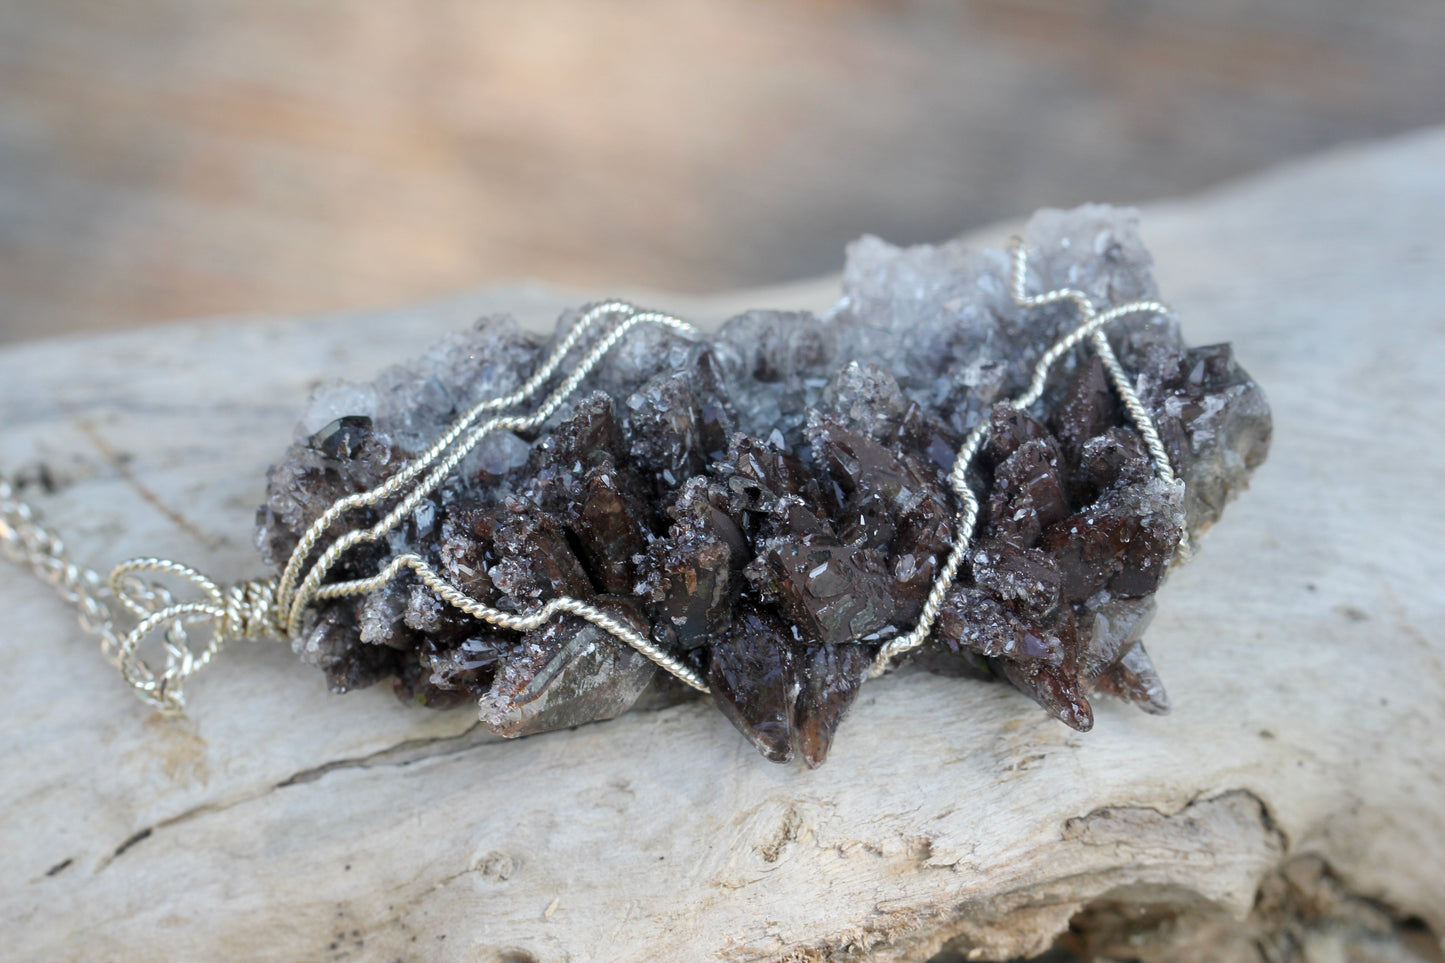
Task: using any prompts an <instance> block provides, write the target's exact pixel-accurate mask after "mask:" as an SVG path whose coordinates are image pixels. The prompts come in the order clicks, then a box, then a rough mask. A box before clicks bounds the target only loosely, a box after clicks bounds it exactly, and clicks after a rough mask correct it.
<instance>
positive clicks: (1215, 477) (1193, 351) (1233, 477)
mask: <svg viewBox="0 0 1445 963" xmlns="http://www.w3.org/2000/svg"><path fill="white" fill-rule="evenodd" d="M1146 400H1147V402H1148V404H1149V405H1150V408H1151V410H1152V412H1153V415H1154V421H1155V423H1156V425H1157V426H1158V429H1159V434H1160V437H1161V438H1162V439H1163V441H1164V445H1165V448H1166V449H1167V450H1168V452H1169V457H1170V459H1171V460H1172V461H1173V463H1174V465H1175V466H1176V469H1177V470H1178V472H1179V475H1180V476H1181V477H1182V478H1183V479H1184V481H1185V484H1186V491H1185V499H1184V508H1185V512H1186V514H1187V516H1188V519H1189V530H1190V532H1198V531H1201V530H1203V529H1205V528H1208V527H1209V526H1210V525H1212V524H1214V523H1215V522H1216V521H1218V520H1219V517H1220V515H1221V514H1222V513H1223V511H1224V506H1225V505H1226V504H1227V503H1228V502H1229V501H1230V500H1231V499H1232V498H1234V496H1236V495H1237V494H1239V492H1240V491H1241V490H1242V489H1243V487H1244V485H1245V482H1246V481H1247V480H1248V478H1249V475H1250V473H1251V472H1253V471H1254V470H1255V469H1256V468H1258V467H1259V466H1260V465H1261V464H1263V463H1264V459H1265V457H1266V456H1267V455H1268V454H1269V445H1270V440H1271V437H1272V434H1273V419H1272V418H1271V415H1270V409H1269V402H1268V400H1266V398H1265V396H1264V390H1263V389H1262V388H1260V386H1259V385H1258V384H1256V383H1255V382H1254V381H1253V380H1252V379H1251V378H1250V377H1249V374H1248V373H1247V372H1246V371H1245V370H1244V369H1243V368H1241V367H1240V366H1239V364H1238V363H1237V362H1236V361H1235V360H1234V351H1233V349H1232V348H1231V347H1230V346H1229V345H1227V344H1211V345H1204V346H1202V347H1198V348H1190V349H1188V350H1186V351H1184V352H1183V353H1182V355H1180V356H1179V360H1178V363H1177V364H1176V365H1174V366H1173V367H1172V369H1166V370H1164V371H1162V372H1160V375H1159V382H1158V383H1157V386H1156V387H1155V388H1154V390H1152V391H1151V392H1150V397H1149V398H1148V399H1146Z"/></svg>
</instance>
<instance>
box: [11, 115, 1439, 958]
mask: <svg viewBox="0 0 1445 963" xmlns="http://www.w3.org/2000/svg"><path fill="white" fill-rule="evenodd" d="M1442 224H1445V132H1435V133H1429V134H1424V135H1420V136H1417V137H1414V138H1411V139H1408V140H1404V141H1400V142H1395V143H1389V144H1385V145H1382V146H1376V147H1370V148H1366V149H1360V150H1356V151H1351V152H1346V153H1343V154H1340V155H1336V156H1331V157H1327V158H1323V159H1320V160H1318V161H1315V162H1311V163H1309V164H1306V165H1304V166H1301V167H1297V168H1293V169H1289V170H1284V171H1281V172H1278V173H1275V174H1272V175H1269V176H1267V177H1265V178H1263V179H1260V180H1256V181H1251V182H1248V183H1245V184H1242V185H1239V186H1235V187H1232V188H1229V189H1227V190H1224V191H1221V192H1219V193H1217V194H1214V195H1211V196H1208V197H1204V198H1200V199H1195V200H1191V201H1187V202H1182V203H1178V204H1174V205H1168V206H1161V207H1157V208H1154V209H1152V210H1150V211H1148V212H1147V213H1146V219H1145V237H1146V240H1147V241H1148V242H1149V244H1150V246H1151V247H1152V248H1153V250H1154V251H1155V253H1156V255H1157V257H1158V260H1159V264H1160V268H1159V274H1160V276H1161V279H1162V282H1163V285H1164V290H1165V292H1166V294H1167V296H1168V297H1169V298H1170V299H1171V300H1172V301H1174V302H1175V304H1176V305H1177V306H1178V307H1179V309H1180V310H1181V311H1182V312H1183V314H1184V316H1185V318H1186V319H1187V328H1188V331H1189V333H1190V336H1191V338H1192V339H1193V340H1195V341H1197V342H1205V341H1212V340H1219V339H1230V340H1233V341H1234V342H1235V344H1236V347H1237V350H1238V353H1239V356H1240V357H1241V359H1242V360H1243V362H1244V363H1245V364H1246V365H1247V366H1248V367H1249V368H1250V369H1251V371H1252V372H1253V373H1254V374H1255V375H1256V376H1257V377H1258V378H1259V380H1260V381H1261V382H1262V383H1263V384H1264V385H1265V387H1266V389H1267V390H1268V392H1269V393H1270V397H1271V400H1272V402H1273V404H1274V406H1275V415H1276V419H1277V421H1276V435H1277V439H1276V444H1275V448H1274V451H1273V454H1272V456H1271V459H1270V461H1269V463H1268V464H1267V465H1266V466H1265V467H1264V469H1263V470H1262V471H1261V472H1260V474H1259V476H1258V477H1257V479H1256V483H1255V487H1254V490H1253V491H1251V492H1249V493H1248V494H1247V495H1246V496H1245V497H1244V498H1243V499H1242V500H1241V501H1240V502H1238V503H1237V504H1236V505H1234V506H1233V507H1232V508H1231V510H1230V511H1229V513H1228V515H1227V516H1226V518H1225V521H1224V523H1223V524H1222V525H1221V526H1220V527H1219V528H1218V529H1217V530H1215V531H1213V532H1211V533H1210V535H1209V537H1208V538H1207V540H1206V542H1205V543H1204V545H1203V552H1202V555H1201V556H1200V557H1199V558H1198V559H1197V560H1196V561H1195V562H1193V563H1192V564H1191V565H1190V566H1188V567H1187V568H1185V569H1183V570H1181V571H1180V572H1178V573H1177V574H1176V576H1175V577H1174V578H1173V580H1172V581H1171V583H1170V585H1169V586H1168V587H1167V589H1166V590H1165V593H1164V597H1163V598H1162V599H1161V602H1162V605H1161V613H1160V615H1159V617H1158V619H1157V620H1156V621H1155V624H1154V626H1153V628H1152V630H1151V633H1150V648H1151V651H1152V652H1153V653H1154V654H1155V659H1156V661H1157V663H1158V665H1159V667H1160V669H1161V671H1162V672H1163V674H1164V676H1165V680H1166V682H1167V683H1168V685H1169V688H1170V692H1171V694H1172V696H1173V700H1174V704H1175V711H1174V713H1173V714H1172V715H1170V716H1167V717H1162V718H1156V717H1150V716H1146V715H1143V714H1141V713H1138V712H1134V711H1132V710H1126V709H1124V708H1122V707H1120V706H1115V705H1107V706H1105V707H1103V708H1102V710H1101V711H1100V713H1099V719H1098V723H1097V725H1096V727H1095V730H1094V731H1093V732H1091V733H1089V734H1087V735H1080V734H1077V733H1074V732H1072V731H1070V730H1068V729H1065V728H1063V727H1062V726H1060V725H1059V724H1057V723H1054V722H1051V721H1049V720H1048V719H1046V718H1045V717H1044V716H1043V714H1042V713H1041V712H1040V711H1039V710H1038V709H1037V708H1036V707H1035V706H1034V705H1033V704H1032V703H1031V702H1029V701H1028V700H1027V699H1026V698H1024V697H1023V696H1021V695H1019V694H1017V693H1015V692H1013V691H1011V690H1009V689H1006V688H1004V687H1002V686H987V685H981V684H971V683H966V682H958V681H951V680H945V679H938V678H933V677H929V676H925V675H903V676H897V677H891V678H888V679H886V680H883V681H879V682H875V683H872V684H870V685H869V686H868V687H867V688H866V689H865V691H864V694H863V695H862V697H861V698H860V700H859V702H858V704H857V705H856V707H855V708H854V710H853V713H852V716H851V717H850V719H849V720H848V721H847V723H845V726H844V728H843V730H842V732H841V733H840V735H839V738H838V740H837V743H836V745H835V748H834V750H833V754H832V757H831V758H830V759H829V761H828V763H827V765H826V766H824V767H823V768H822V769H820V770H818V771H816V772H808V771H804V770H801V769H794V768H787V767H782V766H777V765H774V764H771V763H768V762H766V761H764V760H763V759H762V758H760V757H759V756H758V755H757V754H756V753H755V752H754V751H753V750H752V749H751V748H749V747H748V746H746V745H745V744H744V742H743V740H742V739H741V738H740V737H739V736H738V735H737V734H736V733H735V732H734V731H733V730H732V728H731V727H730V725H729V724H728V723H727V721H726V720H724V719H723V717H722V716H721V715H719V714H718V713H716V712H715V711H713V710H712V709H711V708H710V707H708V706H706V705H687V706H680V707H674V708H670V709H666V710H662V711H655V712H648V713H635V714H632V715H630V716H628V717H624V718H622V719H618V720H615V721H612V722H609V723H604V724H598V725H592V726H586V727H583V728H580V729H577V730H575V731H570V732H562V733H555V734H550V735H546V736H540V737H534V738H529V739H525V740H521V741H519V742H506V743H504V742H497V741H494V740H491V739H488V738H485V737H483V736H482V735H481V734H480V733H479V732H478V731H477V729H476V727H475V725H474V721H473V717H472V716H471V714H470V713H468V712H466V711H459V712H453V713H447V714H436V713H429V712H421V711H415V710H411V709H408V708H404V707H402V706H400V705H398V704H397V703H396V702H395V700H393V698H392V697H391V695H390V694H389V693H387V692H384V691H380V690H375V691H368V692H364V693H360V694H355V695H351V696H348V697H345V698H337V697H332V696H330V695H328V694H327V693H326V692H325V689H324V686H323V683H322V679H321V676H320V674H319V673H317V672H315V671H314V670H311V669H307V668H304V667H301V666H299V665H298V664H297V663H296V661H295V658H294V657H293V656H292V654H291V653H290V652H289V651H288V650H287V649H286V647H285V646H282V645H271V646H267V645H263V644H257V645H255V646H253V647H250V648H247V647H244V646H238V647H236V648H234V649H233V650H231V651H229V652H228V653H226V654H225V655H224V656H223V657H222V659H221V660H220V662H219V664H218V665H216V666H215V667H213V668H212V669H211V670H210V671H209V672H208V673H207V674H204V675H202V676H201V677H198V678H197V679H196V680H194V682H193V685H192V688H191V692H190V697H191V703H192V709H191V711H190V714H189V716H188V717H186V718H185V719H180V720H170V719H164V718H160V717H158V716H155V715H152V714H150V713H149V712H148V711H147V710H146V709H145V708H144V707H143V706H141V705H140V704H139V703H138V702H137V701H136V700H135V699H134V698H133V697H132V696H131V695H130V694H129V692H128V691H127V690H125V689H124V688H123V686H122V685H121V683H120V681H119V680H118V679H117V678H116V677H115V676H114V675H113V674H112V673H113V670H112V669H111V668H110V667H109V666H108V665H106V664H105V663H104V662H103V661H102V660H101V659H100V657H99V656H98V655H97V654H96V652H95V651H94V648H93V642H92V640H91V639H89V638H87V637H86V636H84V635H83V634H81V633H80V632H79V631H78V630H77V629H76V628H75V624H74V621H73V618H72V616H71V614H70V613H69V612H68V611H67V610H66V609H65V608H64V607H63V606H62V605H61V604H60V603H58V602H57V601H56V600H55V599H53V598H52V597H51V596H50V595H48V594H47V593H46V592H45V591H42V590H40V589H38V588H37V586H36V585H35V584H34V583H32V582H31V581H30V580H29V579H28V578H27V577H25V576H23V575H21V574H20V573H19V571H18V570H13V571H12V570H10V569H6V570H5V576H6V577H5V579H4V581H3V583H0V611H3V613H4V617H3V621H0V638H3V645H0V670H3V677H4V678H5V679H6V682H7V684H6V685H5V687H4V691H3V693H0V726H3V733H4V736H3V741H0V921H3V930H4V938H3V944H4V950H3V953H0V955H3V956H5V957H6V958H10V959H21V960H65V959H74V960H98V959H106V960H151V959H160V958H170V959H188V960H201V959H232V958H235V959H266V960H286V961H290V960H316V959H332V958H336V959H340V958H346V959H352V960H394V959H408V960H410V959H428V960H433V959H434V960H466V961H491V960H513V961H519V960H536V961H544V963H550V961H560V960H591V959H605V960H613V959H615V960H660V959H678V960H692V959H698V960H705V959H736V960H759V959H778V958H783V957H785V956H787V955H788V954H789V953H797V954H799V955H811V956H814V957H816V958H822V959H834V958H843V957H845V956H847V955H848V954H849V953H850V952H856V951H858V950H859V949H864V948H866V949H868V950H871V952H872V953H873V954H874V957H875V958H877V959H881V960H893V959H908V960H915V959H924V958H926V957H927V955H928V954H929V953H931V952H932V951H934V950H936V949H937V948H938V947H939V946H940V945H942V944H943V943H944V941H945V940H947V939H949V938H954V937H961V939H959V940H958V941H957V942H956V943H955V944H954V945H955V946H959V947H964V948H972V950H973V951H974V952H975V953H976V955H978V956H980V957H982V958H994V959H998V958H1005V957H1007V956H1008V955H1010V954H1017V953H1026V952H1033V951H1037V950H1039V949H1041V948H1044V947H1046V946H1047V945H1048V943H1049V941H1050V940H1051V939H1052V937H1053V936H1054V935H1055V934H1056V933H1058V932H1059V931H1061V930H1062V929H1063V928H1064V927H1065V926H1066V924H1067V922H1068V920H1069V918H1070V916H1071V914H1073V913H1074V912H1075V911H1076V910H1077V909H1078V908H1079V907H1080V906H1081V905H1082V904H1084V903H1086V902H1087V901H1089V900H1091V899H1094V898H1095V897H1098V896H1101V895H1103V894H1106V893H1110V892H1114V891H1119V888H1121V887H1126V886H1128V887H1133V890H1132V891H1133V892H1135V893H1138V892H1141V890H1140V889H1139V887H1140V886H1143V887H1145V888H1146V889H1145V890H1142V891H1143V892H1149V891H1152V892H1165V890H1164V887H1173V889H1171V890H1168V892H1174V893H1184V894H1190V893H1192V894H1198V895H1199V896H1202V897H1204V898H1206V899H1207V900H1210V901H1212V902H1213V903H1214V904H1216V905H1218V906H1221V907H1223V908H1224V909H1225V910H1227V911H1229V912H1231V913H1234V914H1236V915H1243V914H1244V913H1246V912H1248V910H1249V909H1250V906H1251V903H1252V901H1253V899H1254V895H1255V891H1256V887H1257V885H1258V883H1259V880H1260V878H1261V877H1262V875H1264V874H1265V873H1266V872H1267V871H1268V870H1270V869H1271V868H1272V867H1274V866H1276V865H1277V864H1278V863H1279V862H1280V861H1281V860H1282V859H1283V858H1285V857H1286V856H1294V855H1299V854H1304V853H1310V854H1317V855H1318V856H1320V857H1321V858H1323V859H1324V860H1325V861H1327V862H1328V864H1329V865H1330V866H1331V867H1332V868H1333V870H1334V872H1335V873H1336V874H1337V875H1338V877H1339V878H1340V880H1341V881H1342V883H1343V884H1344V885H1345V886H1346V887H1347V888H1348V889H1349V890H1350V891H1352V892H1354V893H1357V894H1362V895H1365V896H1368V897H1371V898H1374V899H1378V900H1379V901H1380V902H1381V903H1382V904H1383V905H1385V906H1388V907H1390V908H1391V909H1392V910H1393V911H1395V912H1397V913H1399V914H1400V915H1414V916H1418V917H1420V918H1421V919H1423V920H1424V921H1426V922H1427V923H1428V924H1430V925H1431V926H1433V928H1434V930H1435V932H1436V933H1440V932H1445V739H1442V738H1441V733H1442V731H1445V660H1442V656H1445V640H1442V637H1441V629H1440V626H1441V625H1442V624H1445V593H1442V589H1441V587H1440V584H1439V573H1440V571H1441V570H1442V562H1445V552H1442V548H1441V546H1442V544H1445V527H1442V522H1441V516H1440V512H1439V506H1440V502H1439V494H1438V492H1439V480H1440V478H1441V477H1445V454H1442V451H1441V445H1440V443H1441V441H1442V437H1441V429H1440V425H1441V424H1442V423H1445V395H1442V392H1441V391H1440V389H1439V383H1438V382H1439V379H1440V376H1441V373H1442V372H1445V337H1442V335H1445V271H1442V269H1441V268H1442V265H1445V231H1442V229H1441V225H1442ZM999 236H1001V232H994V233H993V234H991V235H990V236H989V238H988V239H989V240H996V239H998V237H999ZM830 296H831V287H830V285H827V284H821V285H811V286H803V287H800V288H797V289H794V290H792V291H791V292H788V293H787V294H786V295H785V294H783V293H778V292H772V293H767V294H758V295H757V296H756V297H755V298H752V300H756V301H758V302H759V303H778V302H780V300H782V299H784V298H785V297H786V298H789V299H791V300H793V301H794V302H795V303H804V304H814V305H818V306H821V305H823V304H825V303H826V302H827V301H828V300H829V298H830ZM575 300H577V297H576V296H574V295H569V294H558V293H556V292H546V291H540V290H535V289H503V290H495V291H492V292H490V293H487V294H483V295H479V296H477V297H475V298H471V299H465V300H464V301H462V302H453V303H449V304H446V305H433V306H429V307H421V308H417V309H414V310H409V311H405V312H399V313H391V314H379V315H371V316H364V317H348V318H341V319H329V320H310V321H306V322H296V321H275V322H261V321H253V322H247V323H222V322H217V323H208V324H198V325H192V326H183V327H173V328H168V329H164V330H161V331H149V332H148V331H142V332H136V333H133V334H126V335H121V336H114V337H106V338H94V339H87V340H75V341H60V342H52V343H45V344H37V345H32V346H27V347H23V348H17V349H11V350H9V351H7V352H5V353H3V354H0V425H3V427H0V464H3V465H4V466H5V468H6V470H7V471H9V472H11V473H17V472H18V473H20V474H21V475H22V476H24V477H28V478H31V479H34V478H38V477H39V476H40V475H41V474H42V472H41V471H40V467H41V466H42V465H43V466H45V473H44V474H46V475H47V476H48V479H49V480H50V481H51V482H53V485H54V488H55V491H54V492H53V493H52V494H42V493H40V491H39V489H38V488H35V487H32V488H31V489H30V491H31V493H32V494H34V497H35V499H36V501H37V502H38V503H39V505H40V507H41V508H42V509H43V510H44V512H45V513H46V514H47V516H48V517H49V519H50V520H51V521H52V522H53V523H54V524H55V526H56V527H57V528H59V529H60V530H61V531H63V532H66V533H69V534H70V536H71V541H72V544H73V546H74V549H75V551H76V553H77V554H78V555H79V556H81V558H82V559H83V560H85V561H87V562H90V563H92V564H96V565H103V564H107V563H109V562H112V561H115V560H118V559H120V558H123V557H127V556H130V555H133V554H141V553H144V554H152V553H159V554H165V555H168V556H170V557H174V558H180V559H185V560H188V561H191V562H193V563H195V564H196V565H198V566H199V567H201V568H203V569H204V570H206V571H208V572H211V573H212V574H214V575H216V576H218V577H222V578H228V579H229V578H237V577H242V576H247V575H251V574H254V573H255V570H256V564H257V563H256V562H255V560H254V556H253V553H252V550H251V548H250V525H251V514H252V510H253V507H254V506H255V505H256V504H257V503H258V501H259V499H260V497H261V490H262V484H263V472H264V469H265V466H266V465H267V463H268V461H270V460H271V459H273V458H274V457H275V456H276V455H277V454H278V453H279V451H280V449H281V447H282V445H283V444H284V443H285V441H286V439H287V438H288V437H289V434H290V431H291V425H292V423H293V421H294V419H295V416H296V413H297V411H298V409H299V408H300V406H301V404H302V401H303V398H304V395H305V392H306V389H307V386H308V385H309V384H310V383H311V381H312V379H314V378H316V377H317V376H319V375H362V374H366V373H368V372H371V371H373V370H375V369H376V368H377V367H379V366H381V365H382V364H384V363H385V362H386V361H387V360H388V359H390V358H394V357H397V356H402V355H407V354H409V353H411V352H413V351H414V350H416V349H417V348H418V347H420V346H421V345H423V344H425V343H426V342H427V341H429V340H430V339H431V338H433V337H434V336H436V335H438V334H439V333H441V332H442V331H444V330H446V329H448V328H450V327H453V326H455V325H457V324H461V323H464V322H465V321H466V319H467V318H468V317H469V316H470V315H471V314H472V313H473V312H475V311H477V310H481V309H484V308H497V307H507V306H510V307H513V308H517V309H520V310H521V312H522V313H523V314H524V315H526V316H528V317H531V318H538V319H540V318H543V317H545V316H547V315H549V314H550V313H551V311H552V310H553V309H554V308H555V307H557V306H558V305H559V304H561V303H565V302H569V301H575ZM665 306H668V307H681V308H682V309H684V310H687V311H690V312H691V313H693V314H694V316H699V317H703V318H708V317H716V316H718V315H720V314H723V313H726V311H727V310H728V309H729V308H730V306H731V305H729V304H727V303H724V302H723V301H721V300H719V301H713V302H709V303H702V304H681V305H679V304H667V305H665Z"/></svg>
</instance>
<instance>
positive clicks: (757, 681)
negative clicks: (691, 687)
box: [708, 604, 798, 762]
mask: <svg viewBox="0 0 1445 963" xmlns="http://www.w3.org/2000/svg"><path fill="white" fill-rule="evenodd" d="M708 686H709V688H711V689H712V697H713V702H715V703H716V704H717V707H718V708H719V709H721V710H722V712H723V715H725V716H727V717H728V718H729V719H731V720H732V723H733V725H735V726H737V727H738V730H739V731H740V732H742V734H743V735H745V736H747V737H748V738H749V739H751V740H752V742H753V745H755V746H757V747H758V751H759V752H761V753H762V754H763V755H764V756H766V757H767V758H768V759H771V760H772V761H773V762H787V761H788V760H790V759H791V758H793V709H794V705H795V702H796V699H797V695H798V685H797V675H796V670H795V668H794V652H793V638H792V635H791V633H790V632H788V630H787V627H786V626H785V625H784V624H783V622H782V620H781V619H779V618H778V617H777V616H776V615H773V614H772V613H771V612H768V611H767V610H766V609H762V608H759V607H757V606H755V605H748V604H744V605H741V606H739V607H738V610H737V613H736V614H735V616H734V618H733V624H732V628H731V629H730V630H729V631H728V632H727V634H726V635H724V636H723V637H722V638H720V639H717V640H715V641H714V642H713V645H712V661H711V663H710V664H709V666H708Z"/></svg>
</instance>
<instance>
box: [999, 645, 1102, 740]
mask: <svg viewBox="0 0 1445 963" xmlns="http://www.w3.org/2000/svg"><path fill="white" fill-rule="evenodd" d="M997 664H998V667H999V668H1000V669H1001V670H1002V672H1003V674H1004V676H1005V677H1006V678H1007V679H1008V680H1009V681H1010V682H1012V683H1013V684H1014V685H1015V686H1017V687H1018V688H1019V689H1020V690H1021V691H1023V692H1024V693H1026V694H1027V695H1030V696H1032V697H1033V700H1034V701H1035V702H1037V703H1038V704H1039V705H1041V706H1043V707H1044V708H1045V709H1046V710H1048V713H1049V715H1051V716H1053V717H1054V718H1055V719H1058V720H1059V721H1060V722H1062V723H1064V724H1065V725H1067V726H1069V727H1070V728H1073V729H1077V730H1079V731H1080V732H1088V731H1089V730H1090V729H1092V728H1094V709H1093V707H1092V706H1090V705H1089V698H1088V696H1086V695H1085V694H1084V690H1083V687H1082V686H1080V685H1079V679H1078V676H1077V675H1076V674H1074V673H1071V672H1069V671H1068V670H1067V669H1065V668H1063V667H1061V666H1055V665H1049V664H1048V663H1047V662H1035V663H1031V664H1029V665H1021V664H1019V663H1017V662H1007V661H1003V660H1000V661H999V662H998V663H997Z"/></svg>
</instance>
